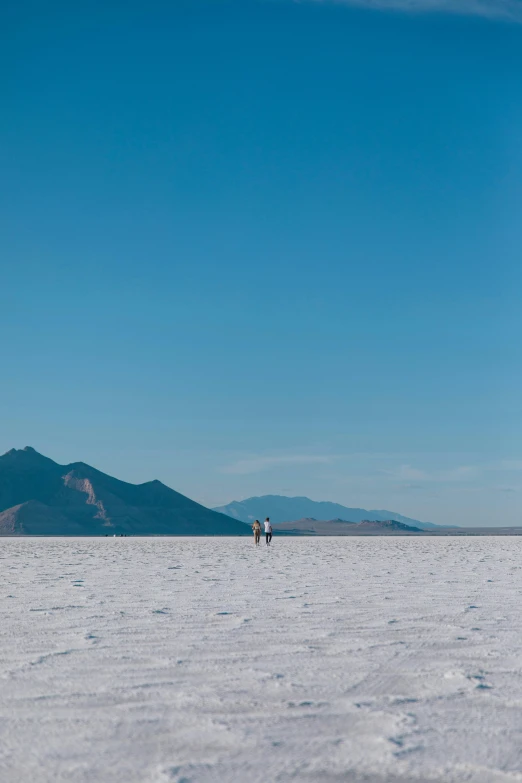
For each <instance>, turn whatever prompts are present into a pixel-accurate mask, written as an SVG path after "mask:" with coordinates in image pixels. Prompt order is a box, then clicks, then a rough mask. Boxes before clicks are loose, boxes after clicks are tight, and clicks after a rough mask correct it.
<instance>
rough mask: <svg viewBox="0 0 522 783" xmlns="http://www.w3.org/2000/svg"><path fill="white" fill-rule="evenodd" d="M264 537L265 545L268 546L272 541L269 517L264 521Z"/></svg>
mask: <svg viewBox="0 0 522 783" xmlns="http://www.w3.org/2000/svg"><path fill="white" fill-rule="evenodd" d="M265 536H266V545H267V546H270V542H271V540H272V525H271V524H270V518H269V517H267V518H266V519H265Z"/></svg>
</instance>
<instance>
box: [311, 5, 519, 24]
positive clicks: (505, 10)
mask: <svg viewBox="0 0 522 783" xmlns="http://www.w3.org/2000/svg"><path fill="white" fill-rule="evenodd" d="M298 1H299V0H298ZM309 1H310V2H315V3H337V4H338V5H354V6H359V7H361V8H370V9H376V10H381V11H384V10H386V11H390V10H392V11H405V12H409V13H426V12H432V13H433V12H442V13H450V14H460V15H465V16H468V15H472V16H485V17H489V18H500V19H510V20H512V21H516V22H522V0H309Z"/></svg>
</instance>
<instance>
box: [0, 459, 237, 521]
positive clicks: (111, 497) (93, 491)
mask: <svg viewBox="0 0 522 783" xmlns="http://www.w3.org/2000/svg"><path fill="white" fill-rule="evenodd" d="M114 533H116V534H118V533H127V534H134V535H155V534H156V535H157V534H167V535H169V534H170V535H220V534H221V535H244V534H245V533H250V530H249V529H248V528H246V526H245V525H244V524H243V523H242V522H238V521H237V520H235V519H231V518H230V517H227V516H224V515H223V514H220V513H217V512H215V511H211V510H209V509H208V508H205V507H204V506H201V505H200V504H199V503H195V502H194V501H193V500H189V499H188V498H187V497H185V496H184V495H180V494H179V492H175V491H174V490H173V489H169V487H166V486H165V484H162V483H161V482H160V481H149V482H147V483H145V484H127V483H126V482H125V481H119V480H118V479H115V478H112V477H111V476H107V475H106V474H105V473H101V472H100V471H99V470H96V469H95V468H91V467H90V466H89V465H85V464H84V463H83V462H74V463H72V464H71V465H58V464H57V463H56V462H53V460H51V459H48V458H47V457H44V456H42V454H38V452H36V451H35V450H34V449H32V448H30V447H29V446H28V447H26V448H25V449H21V450H16V449H12V450H11V451H8V452H7V454H4V455H3V456H2V457H0V535H97V536H100V535H106V534H109V535H113V534H114Z"/></svg>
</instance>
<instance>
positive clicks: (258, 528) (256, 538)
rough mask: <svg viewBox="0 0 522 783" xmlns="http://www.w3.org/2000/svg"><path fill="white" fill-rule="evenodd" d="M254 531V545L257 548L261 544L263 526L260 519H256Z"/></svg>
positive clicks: (253, 526)
mask: <svg viewBox="0 0 522 783" xmlns="http://www.w3.org/2000/svg"><path fill="white" fill-rule="evenodd" d="M252 530H253V531H254V543H255V544H256V546H257V545H258V544H259V539H260V538H261V524H260V522H259V519H256V521H255V522H254V524H253V525H252Z"/></svg>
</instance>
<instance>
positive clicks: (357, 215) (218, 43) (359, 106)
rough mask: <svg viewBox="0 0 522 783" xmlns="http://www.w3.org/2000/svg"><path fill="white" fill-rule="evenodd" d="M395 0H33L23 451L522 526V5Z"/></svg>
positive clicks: (13, 362)
mask: <svg viewBox="0 0 522 783" xmlns="http://www.w3.org/2000/svg"><path fill="white" fill-rule="evenodd" d="M370 5H372V6H379V5H380V4H379V3H367V4H365V3H363V2H360V3H356V2H354V3H349V2H347V3H328V2H308V3H307V2H303V3H294V2H291V1H290V0H289V1H288V2H286V0H277V2H254V0H243V1H242V2H235V0H224V1H223V2H220V3H215V2H212V3H211V2H204V1H203V0H192V1H191V2H190V3H189V2H185V1H184V0H181V1H180V2H177V3H175V4H171V3H165V2H159V1H158V0H152V2H150V3H148V4H147V6H146V7H145V6H144V5H143V4H142V3H137V2H134V1H133V0H131V1H130V2H126V3H122V2H115V3H109V4H107V3H101V2H98V1H97V0H95V2H92V3H89V4H84V3H81V2H80V3H79V4H74V5H73V6H71V5H70V4H66V3H63V2H56V0H51V2H50V3H48V4H47V5H46V7H45V9H43V8H42V9H40V10H38V9H35V8H34V7H33V6H32V5H31V7H29V4H27V3H26V2H24V1H23V0H22V2H20V3H16V4H15V3H12V2H8V3H7V6H6V10H7V13H6V15H5V19H6V23H5V24H4V25H3V26H2V30H1V31H0V36H1V38H0V41H1V43H2V46H1V47H0V58H1V60H2V65H3V71H4V73H5V74H6V76H7V78H6V79H4V81H3V85H2V104H3V115H4V122H3V123H2V128H1V130H0V134H1V136H0V138H1V140H2V152H1V153H0V154H1V156H2V158H1V160H2V170H3V176H4V182H5V187H4V199H3V203H2V206H3V209H2V211H1V214H0V229H1V231H2V237H3V242H2V248H3V253H2V259H3V260H2V261H0V271H1V281H2V285H1V286H0V305H1V307H0V319H1V321H0V323H1V326H2V330H3V334H4V335H5V336H6V339H4V340H2V343H1V346H0V359H1V361H2V370H3V380H2V384H1V385H0V406H1V409H2V411H3V414H4V415H3V417H2V425H3V426H2V429H1V432H0V453H3V452H5V451H7V450H9V449H10V448H12V447H13V446H15V447H17V448H21V447H23V446H25V445H26V444H27V443H30V444H31V445H33V446H34V447H35V448H36V449H37V450H38V451H39V452H41V453H43V454H46V455H48V456H50V457H52V459H54V460H56V461H57V462H59V463H60V464H68V463H71V462H73V461H75V460H78V459H81V460H84V461H85V462H87V463H89V464H92V465H95V466H96V467H97V468H99V469H100V470H102V471H104V472H106V473H108V474H110V475H112V476H117V477H118V478H120V479H123V480H126V481H130V482H135V483H139V482H143V481H147V480H149V479H154V478H157V479H159V480H161V481H163V482H164V483H165V484H167V485H168V486H170V487H173V488H174V489H176V490H177V491H178V492H181V493H183V494H185V495H187V496H189V497H191V498H193V499H194V500H197V501H198V502H201V503H203V504H205V505H206V506H209V507H213V506H221V505H225V504H227V503H229V502H230V501H231V500H242V499H244V498H247V497H250V496H259V495H265V494H281V495H292V496H301V495H304V496H308V497H311V498H312V499H315V500H325V501H326V500H328V501H332V502H337V503H340V504H343V505H345V506H349V507H361V508H370V509H371V508H373V509H376V508H389V509H393V510H396V511H397V512H400V513H401V514H403V515H405V516H408V517H411V518H414V519H421V520H426V521H430V522H434V523H439V524H457V525H470V526H475V525H517V524H520V512H519V500H518V499H519V493H520V490H521V489H522V451H521V447H520V443H521V442H522V432H521V429H522V425H521V423H520V417H519V416H518V412H519V406H520V403H519V397H520V385H521V372H520V369H519V367H518V364H517V362H516V356H517V347H518V340H519V336H520V330H521V323H522V321H521V316H520V308H519V305H518V290H519V285H520V264H519V263H517V262H518V258H519V255H520V247H521V238H522V237H521V229H520V221H519V220H518V204H519V191H520V181H521V174H522V170H521V169H522V156H521V154H520V145H519V143H518V140H519V136H520V132H521V130H522V101H521V95H522V91H521V89H520V88H521V84H520V81H521V78H522V77H521V74H522V26H521V25H520V24H518V23H517V18H518V16H517V14H518V7H519V6H518V4H516V3H502V4H501V3H495V2H489V3H488V2H484V3H479V4H467V3H465V2H462V3H458V2H455V3H451V4H449V5H448V4H446V7H447V8H450V10H451V11H452V12H454V11H458V12H459V13H443V12H439V13H435V12H434V13H423V14H419V13H414V14H412V13H406V12H403V11H402V10H401V8H400V6H401V3H399V2H397V3H393V6H394V7H395V10H394V12H390V13H388V12H385V11H383V10H382V9H380V8H378V7H372V8H369V7H368V6H370ZM413 5H414V6H415V7H416V8H417V9H418V8H419V6H420V4H413ZM441 5H442V4H437V3H430V6H431V7H432V8H433V9H435V10H437V9H440V6H441ZM424 7H426V6H424ZM471 8H473V9H474V10H475V11H476V10H477V9H479V10H480V13H469V11H470V9H471ZM29 10H30V13H29V12H28V11H29Z"/></svg>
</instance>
